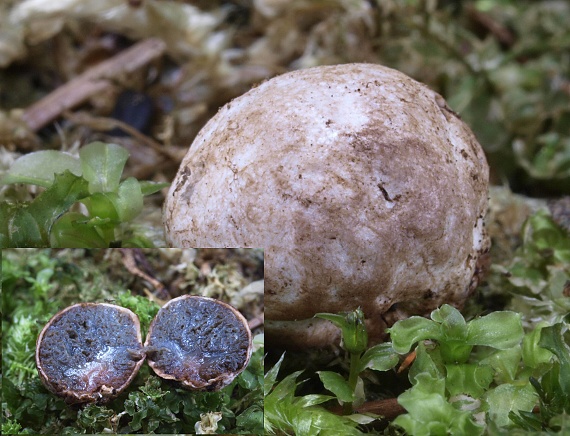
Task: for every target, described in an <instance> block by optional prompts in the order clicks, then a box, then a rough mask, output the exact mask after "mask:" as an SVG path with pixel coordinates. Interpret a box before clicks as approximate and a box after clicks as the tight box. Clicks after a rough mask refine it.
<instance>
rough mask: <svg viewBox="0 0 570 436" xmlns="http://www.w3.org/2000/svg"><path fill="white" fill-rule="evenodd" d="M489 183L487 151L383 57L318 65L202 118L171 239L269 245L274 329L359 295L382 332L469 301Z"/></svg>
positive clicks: (179, 187) (173, 198)
mask: <svg viewBox="0 0 570 436" xmlns="http://www.w3.org/2000/svg"><path fill="white" fill-rule="evenodd" d="M487 185H488V165H487V163H486V160H485V156H484V153H483V150H482V148H481V146H480V145H479V144H478V142H477V140H476V139H475V137H474V135H473V133H472V132H471V130H470V129H469V128H468V127H467V126H466V125H465V124H464V123H463V122H462V121H461V119H460V118H459V116H458V115H457V114H455V113H454V112H453V111H452V110H451V109H450V108H449V107H448V106H447V105H446V103H445V101H444V100H443V98H442V97H441V96H440V95H439V94H437V93H435V92H433V91H432V90H430V89H429V88H427V87H426V86H425V85H423V84H421V83H419V82H416V81H414V80H412V79H411V78H409V77H408V76H406V75H404V74H402V73H400V72H398V71H395V70H392V69H389V68H386V67H382V66H379V65H372V64H347V65H336V66H324V67H316V68H311V69H307V70H300V71H295V72H291V73H288V74H284V75H282V76H278V77H276V78H274V79H271V80H269V81H267V82H264V83H262V84H261V85H259V86H258V87H256V88H254V89H252V90H251V91H249V92H248V93H246V94H244V95H243V96H241V97H239V98H236V99H235V100H233V101H232V102H230V103H228V104H227V105H226V106H224V107H223V108H222V109H221V110H220V111H219V112H218V113H217V115H216V116H214V117H213V118H212V119H211V120H210V121H209V122H208V124H207V125H206V126H205V127H204V128H203V129H202V131H201V132H200V133H199V135H198V136H197V137H196V139H195V141H194V142H193V144H192V146H191V147H190V150H189V152H188V154H187V155H186V157H185V158H184V160H183V162H182V164H181V166H180V169H179V172H178V175H177V177H176V179H175V180H174V183H173V184H172V186H171V189H170V192H169V194H168V197H167V200H166V203H165V209H164V216H165V226H166V235H167V239H168V241H169V243H170V244H171V245H173V246H178V247H264V248H265V271H266V281H265V298H266V300H265V309H266V320H267V321H266V328H267V329H266V331H267V333H268V339H269V340H270V339H271V338H275V337H276V336H275V333H276V334H277V337H279V335H280V334H282V333H284V332H287V331H288V332H289V333H290V335H291V336H290V337H291V338H294V337H295V334H296V333H295V330H292V327H291V324H290V323H284V321H293V320H302V319H307V318H310V317H312V316H313V315H314V314H315V313H318V312H332V313H337V312H341V311H347V310H352V309H355V308H356V307H358V306H360V307H362V309H363V310H364V312H365V315H366V317H367V318H370V319H371V320H372V321H373V322H376V327H377V330H378V329H381V328H382V327H383V326H385V325H386V324H391V323H393V322H394V321H395V320H396V319H398V318H401V317H405V316H409V315H410V314H427V313H429V312H430V311H431V310H433V309H434V308H436V307H438V306H440V305H441V304H443V303H450V304H455V305H461V304H462V303H463V302H464V301H465V299H466V298H467V296H468V295H469V293H470V291H471V290H472V289H473V288H474V286H475V284H476V282H477V277H476V264H477V260H478V259H479V257H480V255H481V254H482V253H484V252H486V251H487V250H488V238H487V237H486V234H485V231H484V228H483V217H484V215H485V212H486V208H487ZM272 321H278V323H273V324H272ZM306 325H307V324H306V323H305V325H304V326H301V327H300V330H299V331H304V329H306ZM284 326H285V327H284ZM272 333H273V334H274V335H272ZM374 334H375V332H373V333H372V335H373V336H374Z"/></svg>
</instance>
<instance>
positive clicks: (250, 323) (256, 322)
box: [247, 314, 263, 330]
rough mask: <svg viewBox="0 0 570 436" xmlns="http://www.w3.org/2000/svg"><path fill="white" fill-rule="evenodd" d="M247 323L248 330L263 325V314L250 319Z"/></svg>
mask: <svg viewBox="0 0 570 436" xmlns="http://www.w3.org/2000/svg"><path fill="white" fill-rule="evenodd" d="M247 324H248V326H249V329H250V330H255V329H256V328H258V327H261V326H262V325H263V314H261V315H258V316H256V317H255V318H253V319H250V320H249V321H248V322H247Z"/></svg>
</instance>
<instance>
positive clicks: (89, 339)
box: [36, 303, 145, 403]
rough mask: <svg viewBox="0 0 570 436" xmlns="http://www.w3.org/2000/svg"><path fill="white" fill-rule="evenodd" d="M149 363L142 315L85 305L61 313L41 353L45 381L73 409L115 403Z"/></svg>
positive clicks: (43, 337) (41, 340) (40, 343)
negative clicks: (145, 348)
mask: <svg viewBox="0 0 570 436" xmlns="http://www.w3.org/2000/svg"><path fill="white" fill-rule="evenodd" d="M144 358H145V355H144V353H143V352H142V340H141V332H140V324H139V320H138V318H137V317H136V315H135V314H134V313H133V312H131V311H130V310H128V309H125V308H123V307H119V306H114V305H111V304H104V303H101V304H96V303H80V304H75V305H73V306H70V307H68V308H66V309H64V310H62V311H60V312H59V313H57V314H56V315H55V316H54V317H53V318H52V319H51V320H50V321H49V323H48V324H47V325H46V326H45V327H44V328H43V330H42V331H41V333H40V335H39V337H38V340H37V347H36V365H37V368H38V372H39V374H40V379H41V380H42V382H43V384H44V385H45V386H46V388H47V389H48V390H50V391H51V392H53V393H55V394H57V395H59V396H62V397H63V398H64V399H65V401H66V402H68V403H92V402H98V403H105V402H107V401H109V400H110V399H112V398H115V397H116V396H117V395H119V394H120V393H121V392H122V391H123V389H125V388H126V387H127V386H128V384H129V383H130V382H131V380H132V379H133V378H134V377H135V375H136V374H137V372H138V370H139V368H140V366H141V365H142V363H143V361H144Z"/></svg>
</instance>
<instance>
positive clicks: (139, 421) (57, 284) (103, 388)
mask: <svg viewBox="0 0 570 436" xmlns="http://www.w3.org/2000/svg"><path fill="white" fill-rule="evenodd" d="M263 256H264V253H263V250H262V249H201V248H195V249H59V250H58V249H8V250H3V251H2V303H3V315H4V317H3V326H2V327H3V328H2V331H3V335H2V364H3V365H2V366H3V371H2V379H3V380H2V383H3V394H4V401H5V403H4V404H3V409H4V410H3V414H4V418H5V419H4V422H3V426H2V433H3V434H17V433H36V434H70V433H74V434H85V433H86V434H98V433H140V434H149V433H155V434H173V433H195V434H220V433H241V434H244V433H245V434H263V390H262V382H263V354H264V342H263V323H264V321H263V320H264V317H263V314H264V306H263V290H264V270H263V265H264V258H263Z"/></svg>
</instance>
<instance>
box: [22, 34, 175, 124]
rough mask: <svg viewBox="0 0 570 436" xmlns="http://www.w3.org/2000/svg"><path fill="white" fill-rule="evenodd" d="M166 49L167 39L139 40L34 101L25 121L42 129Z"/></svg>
mask: <svg viewBox="0 0 570 436" xmlns="http://www.w3.org/2000/svg"><path fill="white" fill-rule="evenodd" d="M165 49H166V45H165V44H164V42H163V41H161V40H160V39H156V38H150V39H146V40H144V41H140V42H138V43H136V44H135V45H133V46H132V47H130V48H128V49H127V50H124V51H122V52H121V53H118V54H117V55H115V56H113V57H112V58H110V59H108V60H106V61H103V62H101V63H99V64H97V65H95V66H94V67H93V68H90V69H89V70H87V71H86V72H85V73H83V74H81V75H80V76H78V77H76V78H75V79H73V80H70V81H69V82H67V83H66V84H65V85H62V86H60V87H59V88H57V89H56V90H54V91H53V92H51V93H50V94H48V95H46V96H45V97H44V98H42V99H41V100H39V101H37V102H36V103H34V104H33V105H31V106H30V107H29V108H27V109H26V110H25V112H24V115H23V119H24V121H25V122H26V123H27V124H28V126H29V127H30V129H31V130H34V131H36V130H39V129H41V128H42V127H43V126H45V125H46V124H48V123H49V122H50V121H52V120H54V119H55V118H57V117H58V116H59V115H60V114H61V113H62V112H63V111H65V110H67V109H71V108H72V107H74V106H76V105H78V104H80V103H82V102H83V101H85V100H86V99H88V98H89V97H91V96H92V95H95V94H96V93H99V92H102V91H103V90H104V89H105V88H107V87H108V86H111V80H112V79H113V78H118V77H120V76H121V75H123V74H125V73H131V72H133V71H135V70H137V69H138V68H140V67H141V66H143V65H145V64H147V63H149V62H150V61H152V60H153V59H156V58H157V57H159V56H161V55H162V54H163V53H164V50H165Z"/></svg>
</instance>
